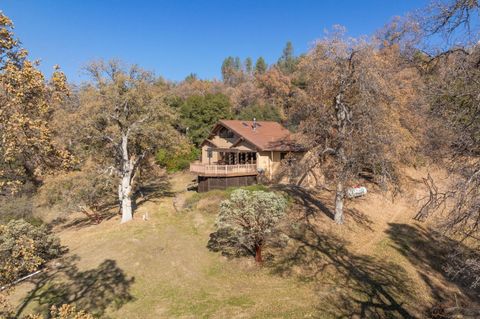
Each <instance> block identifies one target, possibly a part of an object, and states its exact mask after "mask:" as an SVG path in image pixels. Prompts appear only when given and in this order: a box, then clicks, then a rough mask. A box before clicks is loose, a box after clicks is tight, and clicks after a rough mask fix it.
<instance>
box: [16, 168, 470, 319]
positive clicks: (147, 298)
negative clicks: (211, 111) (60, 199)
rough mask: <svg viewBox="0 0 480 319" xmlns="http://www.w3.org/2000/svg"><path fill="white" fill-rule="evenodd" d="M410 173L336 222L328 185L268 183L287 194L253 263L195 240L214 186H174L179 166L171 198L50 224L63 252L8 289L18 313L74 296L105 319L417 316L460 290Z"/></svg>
mask: <svg viewBox="0 0 480 319" xmlns="http://www.w3.org/2000/svg"><path fill="white" fill-rule="evenodd" d="M419 174H420V173H418V172H414V171H412V172H410V175H411V176H413V177H411V180H412V181H411V184H410V185H409V187H408V191H407V192H406V193H404V194H402V195H401V196H399V197H397V198H396V199H395V201H393V202H392V201H391V200H389V199H388V197H385V195H384V194H381V193H379V192H377V191H373V192H371V193H369V194H368V196H366V197H365V198H362V199H358V200H355V201H352V202H350V203H349V204H348V206H347V207H348V209H347V216H346V224H345V225H343V226H338V225H335V224H334V223H333V221H332V220H331V216H330V214H331V207H330V206H329V205H327V204H328V203H329V202H331V201H330V200H329V196H331V195H330V194H328V193H309V192H307V191H305V190H304V189H301V188H296V187H286V186H281V187H277V188H279V189H281V190H283V191H285V192H286V193H288V194H289V196H291V197H292V199H293V203H294V204H293V206H292V211H291V214H290V215H289V218H288V220H287V221H285V222H284V224H283V225H282V227H281V232H280V233H279V234H278V237H276V238H275V240H273V241H272V242H271V243H270V245H269V248H268V249H267V251H266V255H267V256H269V258H268V262H267V263H266V265H265V266H264V267H258V266H256V265H255V264H254V263H253V259H252V258H249V257H243V258H233V259H227V258H226V257H223V256H222V255H221V254H220V253H217V252H212V251H210V250H209V249H208V248H207V247H206V245H207V242H208V240H209V236H210V234H211V233H212V232H213V231H214V220H215V217H216V208H217V207H218V206H217V205H218V203H219V201H220V200H221V199H222V198H225V196H226V195H225V192H217V191H216V192H211V193H206V194H202V195H194V194H193V193H191V192H188V193H185V192H182V190H183V189H184V187H185V185H186V184H187V183H188V181H189V180H190V179H191V176H189V175H188V174H178V175H175V176H174V177H173V178H172V179H171V181H172V184H173V185H172V190H173V192H174V194H175V197H166V198H162V199H159V200H158V201H149V202H146V203H145V204H143V205H141V206H140V207H139V209H138V211H137V216H136V219H135V220H134V221H133V222H131V223H127V224H123V225H120V224H119V222H118V220H117V218H113V219H111V220H108V221H105V222H103V223H102V224H100V225H94V226H71V227H69V228H64V229H63V228H60V227H59V228H58V234H59V236H60V237H61V240H62V243H63V244H64V245H66V246H68V247H69V250H70V252H69V254H68V256H67V257H66V258H65V260H63V261H60V262H57V263H55V264H54V265H52V266H51V267H50V268H51V269H52V270H51V271H49V272H48V273H46V274H44V275H42V276H40V277H38V278H36V279H34V280H32V282H30V283H26V284H23V285H21V286H20V287H19V288H18V289H17V290H16V293H15V295H14V296H13V299H14V300H15V301H16V304H19V305H22V307H21V308H20V310H21V313H22V314H25V313H29V312H31V311H32V310H36V311H45V309H46V307H47V305H48V304H51V303H52V302H55V303H62V302H75V303H77V304H79V305H80V306H81V307H82V308H85V309H89V310H90V311H92V312H94V313H96V314H97V315H99V316H100V317H111V318H338V317H347V318H350V317H352V318H385V317H391V318H410V317H421V316H422V315H423V312H424V311H425V309H426V308H427V307H428V306H429V305H431V304H434V303H436V302H439V301H443V300H447V299H450V298H451V297H452V296H454V295H455V296H457V298H459V299H460V300H461V299H462V298H464V299H468V293H469V292H468V291H466V290H464V289H462V288H461V287H458V286H456V285H454V284H452V283H449V282H448V281H447V280H446V278H444V277H443V276H442V272H441V259H442V256H443V253H442V250H441V249H442V248H441V245H438V244H437V242H436V241H435V238H436V234H435V233H433V232H432V231H431V230H429V228H428V227H427V226H426V225H419V224H416V223H414V222H413V220H412V216H413V214H414V213H415V209H416V206H417V204H418V203H417V199H418V198H420V196H421V193H422V191H421V188H420V184H419V183H420V181H419V180H418V176H420V175H419ZM415 175H416V176H415ZM174 205H175V207H176V209H175V207H174ZM147 212H148V216H149V219H148V220H147V221H143V220H142V218H141V216H142V215H143V214H144V213H147Z"/></svg>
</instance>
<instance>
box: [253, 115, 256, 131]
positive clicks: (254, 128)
mask: <svg viewBox="0 0 480 319" xmlns="http://www.w3.org/2000/svg"><path fill="white" fill-rule="evenodd" d="M256 130H257V119H256V118H253V131H254V132H255V131H256Z"/></svg>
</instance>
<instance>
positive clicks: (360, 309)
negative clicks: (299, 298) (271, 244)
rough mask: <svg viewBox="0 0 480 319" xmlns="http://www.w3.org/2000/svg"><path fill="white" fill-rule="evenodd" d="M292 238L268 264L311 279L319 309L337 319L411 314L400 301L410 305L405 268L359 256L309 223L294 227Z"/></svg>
mask: <svg viewBox="0 0 480 319" xmlns="http://www.w3.org/2000/svg"><path fill="white" fill-rule="evenodd" d="M286 235H288V236H289V237H290V238H291V240H290V244H289V245H288V247H287V248H284V249H283V250H282V251H280V252H279V253H278V254H276V255H277V256H281V257H277V258H276V259H275V260H274V261H273V262H272V264H271V266H272V269H273V272H274V273H277V274H280V275H296V276H298V277H300V279H302V280H304V281H308V282H311V283H314V284H315V286H316V287H319V289H321V290H322V292H320V293H319V297H320V300H321V305H320V306H319V309H318V310H319V312H320V313H323V314H325V313H327V314H329V315H331V316H333V317H335V318H413V315H412V314H411V312H410V311H409V310H407V309H406V308H405V306H404V304H405V303H409V304H412V303H413V302H412V301H413V299H414V297H413V295H412V291H411V290H410V287H411V284H410V282H409V280H408V276H407V274H406V273H405V270H404V269H403V268H402V267H400V266H399V265H396V264H394V263H390V262H388V261H385V260H380V259H378V258H375V257H371V256H363V255H361V256H357V255H354V254H352V253H351V252H349V251H348V250H347V248H345V245H346V242H345V241H344V240H342V239H341V238H338V237H336V236H335V235H333V234H328V233H324V232H320V231H319V230H318V229H317V228H316V227H315V226H314V225H312V224H309V223H308V222H307V223H304V224H301V225H299V226H297V227H294V226H292V227H291V229H290V230H289V231H288V233H286Z"/></svg>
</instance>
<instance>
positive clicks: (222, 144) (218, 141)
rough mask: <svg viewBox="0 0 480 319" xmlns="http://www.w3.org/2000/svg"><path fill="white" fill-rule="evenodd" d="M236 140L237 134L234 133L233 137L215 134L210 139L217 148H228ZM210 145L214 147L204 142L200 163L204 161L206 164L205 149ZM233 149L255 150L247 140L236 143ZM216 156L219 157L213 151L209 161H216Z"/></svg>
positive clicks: (212, 162)
mask: <svg viewBox="0 0 480 319" xmlns="http://www.w3.org/2000/svg"><path fill="white" fill-rule="evenodd" d="M237 140H238V136H237V135H235V137H233V138H222V137H220V136H218V135H216V136H214V137H213V138H212V139H211V141H212V143H213V144H215V145H217V146H218V147H219V148H230V147H231V146H232V145H233V143H235V142H236V141H237ZM210 147H213V148H215V147H214V146H213V145H210V144H208V143H206V144H205V145H203V146H202V158H201V160H202V163H204V164H208V154H207V150H208V149H209V148H210ZM234 149H239V150H243V151H252V152H255V147H254V146H253V145H252V144H250V143H249V142H247V141H242V142H240V143H239V144H238V145H236V146H235V147H234ZM218 158H219V155H218V153H217V152H213V154H212V158H211V159H210V163H211V164H214V163H216V162H217V161H218Z"/></svg>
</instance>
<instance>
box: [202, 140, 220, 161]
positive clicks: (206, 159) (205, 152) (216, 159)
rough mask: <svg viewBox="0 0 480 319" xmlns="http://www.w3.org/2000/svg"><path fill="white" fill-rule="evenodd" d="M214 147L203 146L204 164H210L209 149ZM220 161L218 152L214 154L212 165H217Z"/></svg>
mask: <svg viewBox="0 0 480 319" xmlns="http://www.w3.org/2000/svg"><path fill="white" fill-rule="evenodd" d="M210 147H212V146H210V145H207V144H205V145H203V146H202V163H203V164H208V153H207V151H208V149H209V148H210ZM217 161H218V153H217V152H212V158H211V159H210V163H211V164H215V163H216V162H217Z"/></svg>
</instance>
